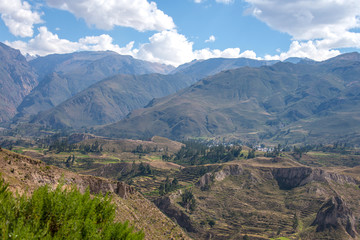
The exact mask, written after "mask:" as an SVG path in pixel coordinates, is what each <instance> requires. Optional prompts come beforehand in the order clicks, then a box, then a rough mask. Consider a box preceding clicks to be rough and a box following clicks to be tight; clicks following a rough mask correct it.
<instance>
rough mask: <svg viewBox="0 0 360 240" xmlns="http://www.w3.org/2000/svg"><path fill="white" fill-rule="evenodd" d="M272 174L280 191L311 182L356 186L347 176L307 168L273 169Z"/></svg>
mask: <svg viewBox="0 0 360 240" xmlns="http://www.w3.org/2000/svg"><path fill="white" fill-rule="evenodd" d="M272 174H273V176H274V178H275V179H276V181H277V182H278V184H279V187H280V189H283V190H290V189H293V188H295V187H300V186H304V185H306V184H308V183H310V182H312V181H317V182H326V181H334V182H337V183H340V184H344V183H351V184H356V181H355V180H354V179H353V178H351V177H349V176H345V175H341V174H336V173H331V172H326V171H324V170H322V169H317V168H314V169H313V168H309V167H292V168H274V169H273V170H272Z"/></svg>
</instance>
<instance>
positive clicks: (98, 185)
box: [75, 176, 135, 198]
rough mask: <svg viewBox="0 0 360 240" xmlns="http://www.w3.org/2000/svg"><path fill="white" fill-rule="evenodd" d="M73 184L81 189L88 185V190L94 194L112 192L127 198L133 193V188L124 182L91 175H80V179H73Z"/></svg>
mask: <svg viewBox="0 0 360 240" xmlns="http://www.w3.org/2000/svg"><path fill="white" fill-rule="evenodd" d="M75 184H76V185H77V186H78V187H79V188H81V189H83V190H85V189H86V188H87V187H88V188H89V190H90V192H91V193H94V194H99V193H101V194H106V193H114V194H116V195H118V196H120V197H122V198H128V197H129V196H130V195H132V194H134V193H135V188H134V187H132V186H129V185H126V184H125V183H124V182H117V181H111V180H107V179H102V178H97V177H93V176H81V178H80V179H78V180H75Z"/></svg>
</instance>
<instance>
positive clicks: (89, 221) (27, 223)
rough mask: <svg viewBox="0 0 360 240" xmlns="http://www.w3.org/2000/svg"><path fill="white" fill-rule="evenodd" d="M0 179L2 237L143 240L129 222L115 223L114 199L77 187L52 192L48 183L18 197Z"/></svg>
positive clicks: (0, 226)
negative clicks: (83, 190) (95, 194)
mask: <svg viewBox="0 0 360 240" xmlns="http://www.w3.org/2000/svg"><path fill="white" fill-rule="evenodd" d="M7 187H8V185H7V184H5V183H4V181H3V180H2V179H0V202H1V209H0V219H3V221H1V222H0V238H1V239H134V240H135V239H143V238H144V233H143V232H133V227H129V226H128V223H127V222H125V223H119V222H117V223H115V222H114V217H115V206H114V205H113V204H112V203H111V198H110V197H108V196H106V197H101V196H95V197H90V192H89V190H87V191H86V192H85V193H84V194H81V193H80V192H79V190H77V188H76V187H73V188H71V189H70V190H62V188H63V185H61V184H60V185H58V187H57V188H56V189H55V190H54V191H51V190H50V188H49V187H48V186H44V187H40V188H38V189H37V190H35V191H34V193H33V194H32V195H31V197H30V198H27V197H26V195H23V196H19V195H18V196H17V198H15V197H14V196H13V195H12V193H11V192H10V191H9V190H8V189H7Z"/></svg>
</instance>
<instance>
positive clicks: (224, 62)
mask: <svg viewBox="0 0 360 240" xmlns="http://www.w3.org/2000/svg"><path fill="white" fill-rule="evenodd" d="M276 62H278V61H265V60H255V59H249V58H210V59H207V60H194V61H192V62H190V63H185V64H183V65H180V66H179V67H177V68H176V69H175V70H173V71H172V72H171V73H182V74H185V75H187V76H190V77H192V78H194V79H196V80H200V79H202V78H204V77H207V76H211V75H214V74H217V73H219V72H221V71H225V70H230V69H235V68H239V67H260V66H264V65H272V64H274V63H276Z"/></svg>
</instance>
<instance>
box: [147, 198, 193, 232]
mask: <svg viewBox="0 0 360 240" xmlns="http://www.w3.org/2000/svg"><path fill="white" fill-rule="evenodd" d="M154 203H155V205H156V206H157V207H158V208H159V209H160V210H161V211H162V212H163V213H165V214H166V215H167V216H168V217H169V218H171V219H173V220H175V221H176V222H177V223H178V224H179V225H180V226H181V227H182V228H184V229H186V231H188V232H197V230H196V228H195V227H194V226H193V225H192V223H191V220H190V217H189V216H188V215H187V214H186V213H184V212H183V211H181V210H180V209H178V208H177V207H176V206H175V205H174V204H173V203H172V200H171V196H165V197H162V198H159V199H157V200H155V201H154Z"/></svg>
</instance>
